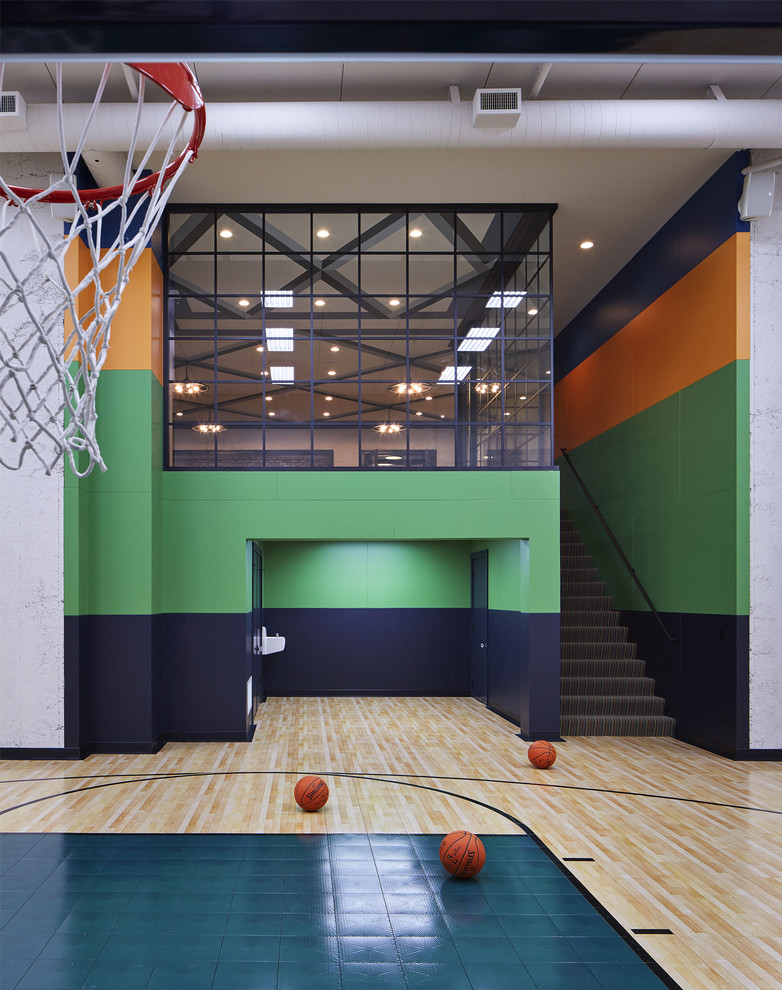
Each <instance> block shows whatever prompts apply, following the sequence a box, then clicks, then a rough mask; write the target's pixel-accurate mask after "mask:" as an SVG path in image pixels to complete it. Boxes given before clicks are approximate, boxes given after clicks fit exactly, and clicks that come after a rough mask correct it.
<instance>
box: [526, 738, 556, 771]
mask: <svg viewBox="0 0 782 990" xmlns="http://www.w3.org/2000/svg"><path fill="white" fill-rule="evenodd" d="M527 756H528V757H529V761H530V763H531V764H532V765H533V767H537V768H538V770H548V768H549V767H550V766H553V765H554V760H556V758H557V751H556V750H555V749H554V747H553V746H552V745H551V743H550V742H544V741H543V740H538V741H537V742H534V743H533V744H532V745H531V746H530V748H529V749H528V750H527Z"/></svg>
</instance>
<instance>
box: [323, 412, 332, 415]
mask: <svg viewBox="0 0 782 990" xmlns="http://www.w3.org/2000/svg"><path fill="white" fill-rule="evenodd" d="M323 415H324V416H330V415H331V413H330V412H324V413H323Z"/></svg>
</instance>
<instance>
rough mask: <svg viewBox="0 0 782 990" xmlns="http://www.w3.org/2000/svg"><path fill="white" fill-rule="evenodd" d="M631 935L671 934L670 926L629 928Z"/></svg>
mask: <svg viewBox="0 0 782 990" xmlns="http://www.w3.org/2000/svg"><path fill="white" fill-rule="evenodd" d="M630 931H631V932H632V933H633V935H673V932H672V931H671V929H670V928H631V929H630Z"/></svg>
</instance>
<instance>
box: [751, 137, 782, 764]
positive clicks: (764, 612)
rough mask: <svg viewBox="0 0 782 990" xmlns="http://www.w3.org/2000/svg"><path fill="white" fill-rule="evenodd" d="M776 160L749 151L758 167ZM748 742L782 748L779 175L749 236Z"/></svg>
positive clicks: (781, 253) (781, 233) (781, 180)
mask: <svg viewBox="0 0 782 990" xmlns="http://www.w3.org/2000/svg"><path fill="white" fill-rule="evenodd" d="M781 155H782V152H780V150H779V149H777V150H775V151H774V150H772V151H753V152H752V164H753V165H758V164H760V163H762V162H764V161H769V160H770V159H772V158H779V157H780V156H781ZM750 273H751V274H750V307H751V324H750V333H751V348H752V351H751V359H750V385H749V401H750V609H749V644H750V645H749V669H750V680H749V744H750V747H751V748H752V749H779V748H782V520H781V519H780V513H781V512H782V385H780V383H781V382H782V172H780V171H778V173H777V180H776V191H775V196H774V210H773V213H772V215H771V216H770V217H767V218H761V219H760V220H753V221H752V223H751V232H750Z"/></svg>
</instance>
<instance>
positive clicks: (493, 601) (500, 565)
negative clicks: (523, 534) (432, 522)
mask: <svg viewBox="0 0 782 990" xmlns="http://www.w3.org/2000/svg"><path fill="white" fill-rule="evenodd" d="M479 550H488V552H489V608H490V609H496V610H500V611H506V612H530V611H533V612H542V611H545V609H542V608H534V607H532V605H534V604H535V603H534V602H531V600H530V582H529V541H528V540H483V541H481V540H478V541H475V542H474V543H473V544H472V547H471V551H472V553H477V552H478V551H479ZM553 553H554V551H553V550H552V553H551V554H547V555H546V557H545V558H544V559H543V560H542V561H541V563H542V564H546V565H548V563H549V558H550V557H551V556H552V555H553ZM556 555H557V556H556V562H557V564H558V561H559V556H558V555H559V546H558V545H557V548H556ZM557 571H558V567H557ZM555 611H559V608H557V609H556V610H555Z"/></svg>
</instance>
